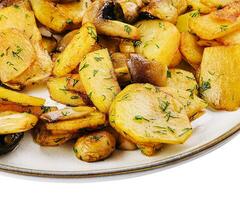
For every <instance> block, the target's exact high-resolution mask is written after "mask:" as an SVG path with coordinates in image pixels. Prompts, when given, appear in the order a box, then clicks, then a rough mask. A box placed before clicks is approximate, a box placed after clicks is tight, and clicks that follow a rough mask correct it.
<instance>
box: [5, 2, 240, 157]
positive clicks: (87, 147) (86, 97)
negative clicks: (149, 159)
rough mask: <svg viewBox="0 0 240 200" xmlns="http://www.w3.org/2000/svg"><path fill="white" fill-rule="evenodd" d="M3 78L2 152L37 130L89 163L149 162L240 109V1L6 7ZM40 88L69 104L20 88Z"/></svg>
mask: <svg viewBox="0 0 240 200" xmlns="http://www.w3.org/2000/svg"><path fill="white" fill-rule="evenodd" d="M0 80H1V87H0V99H1V102H0V135H1V136H0V151H1V152H0V153H6V152H7V150H6V148H8V149H9V151H10V150H12V149H13V146H12V143H14V144H17V143H18V142H16V140H17V141H19V140H20V139H19V138H20V137H21V135H22V133H25V132H28V131H29V130H31V132H32V135H33V139H34V141H35V142H36V143H37V144H39V145H41V146H58V145H62V144H64V143H66V142H68V141H70V140H71V141H72V140H73V141H75V144H74V147H73V151H74V152H75V155H76V156H77V158H79V159H81V160H83V161H87V162H94V161H99V160H103V159H106V158H107V157H109V156H110V155H111V154H112V153H113V151H114V150H115V149H116V148H118V149H122V150H135V149H140V150H141V152H142V153H143V154H145V155H147V156H151V155H154V154H155V153H156V152H158V151H159V150H160V149H161V147H162V146H163V145H164V144H182V143H184V142H185V141H186V140H187V139H188V138H189V137H190V136H191V134H192V126H191V121H192V120H194V119H196V118H198V117H200V116H201V114H202V113H204V110H205V108H206V107H207V106H208V105H209V106H210V107H211V108H212V109H214V110H227V111H233V110H237V109H238V107H239V106H240V84H239V83H240V1H236V0H78V1H77V0H3V1H1V3H0ZM37 83H45V84H46V88H47V89H48V91H49V94H50V96H51V99H52V100H54V101H56V102H59V103H61V104H64V105H66V107H65V108H64V109H58V108H57V107H47V106H45V100H44V99H42V98H37V97H32V96H29V95H27V94H24V91H21V90H22V89H24V88H26V87H28V86H29V85H32V84H37ZM4 147H5V148H4Z"/></svg>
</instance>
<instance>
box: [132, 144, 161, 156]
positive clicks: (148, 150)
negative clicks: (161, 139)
mask: <svg viewBox="0 0 240 200" xmlns="http://www.w3.org/2000/svg"><path fill="white" fill-rule="evenodd" d="M137 146H138V148H139V149H140V150H141V152H142V153H143V154H144V155H146V156H153V155H155V154H156V153H157V152H158V151H159V150H160V149H161V148H162V146H163V144H156V145H151V146H150V145H149V146H147V145H141V144H139V145H137Z"/></svg>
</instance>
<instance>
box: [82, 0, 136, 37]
mask: <svg viewBox="0 0 240 200" xmlns="http://www.w3.org/2000/svg"><path fill="white" fill-rule="evenodd" d="M110 4H111V2H110V1H109V0H99V1H94V2H93V3H92V4H91V6H90V7H89V9H88V10H87V11H86V12H85V14H84V16H83V21H82V23H83V24H85V23H88V22H91V23H93V24H94V25H95V26H96V29H97V32H98V34H102V35H108V36H113V37H122V38H127V39H132V40H138V39H139V38H140V35H139V31H138V29H137V28H136V27H134V26H132V25H130V24H126V23H123V22H120V21H116V20H109V19H104V18H103V10H104V9H105V8H107V7H108V6H110ZM107 9H108V8H107Z"/></svg>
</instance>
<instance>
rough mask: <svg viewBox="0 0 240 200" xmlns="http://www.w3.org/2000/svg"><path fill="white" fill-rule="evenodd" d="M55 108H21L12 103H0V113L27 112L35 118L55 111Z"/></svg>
mask: <svg viewBox="0 0 240 200" xmlns="http://www.w3.org/2000/svg"><path fill="white" fill-rule="evenodd" d="M56 110H57V107H48V106H22V105H19V104H15V103H12V102H4V101H2V102H0V112H5V111H14V112H20V113H22V112H27V113H30V114H33V115H35V116H37V117H40V115H42V114H44V113H47V112H52V111H56Z"/></svg>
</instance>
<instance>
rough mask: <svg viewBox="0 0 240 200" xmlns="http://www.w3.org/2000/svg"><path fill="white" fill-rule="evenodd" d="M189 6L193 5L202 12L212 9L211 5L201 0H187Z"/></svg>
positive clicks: (208, 11)
mask: <svg viewBox="0 0 240 200" xmlns="http://www.w3.org/2000/svg"><path fill="white" fill-rule="evenodd" d="M187 4H188V6H191V7H192V9H193V10H199V11H200V13H204V14H207V13H210V12H211V11H212V8H211V7H208V6H207V5H205V4H203V3H202V2H201V0H187Z"/></svg>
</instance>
